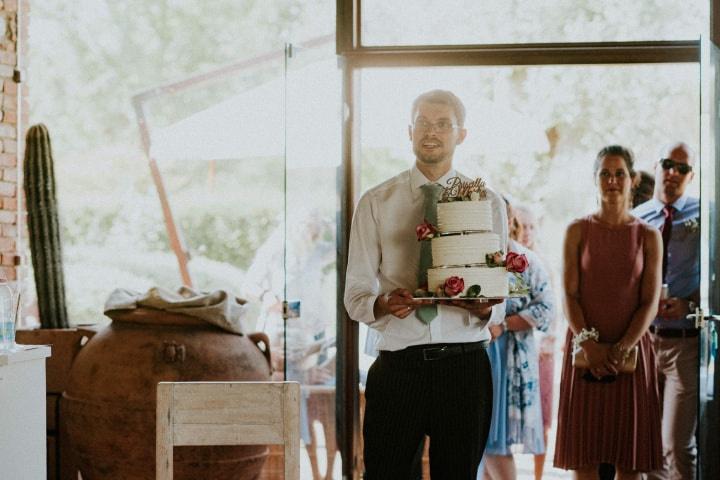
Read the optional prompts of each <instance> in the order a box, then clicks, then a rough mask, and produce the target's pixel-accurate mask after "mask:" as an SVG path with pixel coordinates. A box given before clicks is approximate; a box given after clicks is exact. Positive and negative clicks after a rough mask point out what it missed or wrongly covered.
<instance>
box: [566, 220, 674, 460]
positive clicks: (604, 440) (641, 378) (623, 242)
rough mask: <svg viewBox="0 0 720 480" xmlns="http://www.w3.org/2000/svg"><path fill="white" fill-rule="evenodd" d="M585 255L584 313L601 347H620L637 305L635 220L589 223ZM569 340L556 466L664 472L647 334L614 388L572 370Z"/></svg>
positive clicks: (639, 229)
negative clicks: (633, 367) (634, 364)
mask: <svg viewBox="0 0 720 480" xmlns="http://www.w3.org/2000/svg"><path fill="white" fill-rule="evenodd" d="M580 222H581V224H582V232H583V233H582V243H581V249H580V306H581V307H582V310H583V315H584V317H585V322H586V324H587V325H588V328H589V327H595V328H596V329H597V330H598V331H599V332H600V341H601V342H616V341H618V340H619V339H620V338H621V337H622V335H623V333H624V332H625V330H626V329H627V327H628V325H629V324H630V322H631V320H632V316H633V314H634V312H635V311H636V310H637V308H638V306H639V302H640V284H641V279H642V274H643V268H644V258H643V246H644V245H643V231H644V230H645V229H648V228H652V227H651V226H649V225H647V224H646V223H644V222H643V221H641V220H638V219H636V220H635V221H633V222H632V223H630V224H627V225H622V226H611V225H607V224H604V223H601V222H600V221H598V220H596V219H595V218H593V217H586V218H583V219H581V220H580ZM571 340H572V333H571V331H570V330H569V329H568V332H567V336H566V339H565V355H564V359H563V369H562V377H561V380H560V407H559V410H558V428H557V441H556V445H555V458H554V464H555V466H556V467H558V468H564V469H568V470H577V469H580V468H584V467H588V466H591V465H596V464H598V463H611V464H613V465H615V466H616V467H619V468H621V469H623V470H628V471H640V472H648V471H652V470H655V469H657V468H659V467H660V466H661V465H662V439H661V430H660V400H659V393H658V384H657V376H656V370H655V352H654V350H653V346H652V342H651V339H650V334H649V333H646V334H645V335H644V336H643V337H642V339H641V340H640V343H639V347H640V351H639V355H638V365H637V368H636V370H635V372H633V373H625V374H620V375H618V376H617V377H616V380H615V381H614V382H612V383H600V382H588V381H587V380H584V379H583V378H582V376H583V374H584V373H585V372H586V370H584V369H575V368H573V366H572V343H571Z"/></svg>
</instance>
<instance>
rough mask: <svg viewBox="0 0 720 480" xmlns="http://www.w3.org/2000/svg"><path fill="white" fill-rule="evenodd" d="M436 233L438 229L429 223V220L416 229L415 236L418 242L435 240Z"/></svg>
mask: <svg viewBox="0 0 720 480" xmlns="http://www.w3.org/2000/svg"><path fill="white" fill-rule="evenodd" d="M436 233H437V228H435V225H433V224H432V223H430V222H428V221H427V219H425V220H424V221H423V223H421V224H419V225H418V226H417V227H415V234H416V235H417V239H418V242H419V241H422V240H427V239H428V238H433V237H434V236H435V234H436Z"/></svg>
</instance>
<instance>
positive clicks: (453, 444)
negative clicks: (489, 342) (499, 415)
mask: <svg viewBox="0 0 720 480" xmlns="http://www.w3.org/2000/svg"><path fill="white" fill-rule="evenodd" d="M479 346H480V344H479V343H470V344H448V346H447V347H446V348H447V350H446V351H447V352H449V353H448V354H444V353H443V352H445V350H444V351H442V352H440V355H437V354H436V353H437V349H438V348H442V346H437V345H424V346H417V347H410V348H407V349H405V350H401V351H399V352H380V356H379V357H378V358H377V359H376V360H375V362H374V363H373V364H372V366H371V367H370V371H369V372H368V379H367V385H366V388H365V401H366V403H365V421H364V425H363V435H364V440H365V444H364V458H365V477H364V478H365V480H385V479H387V480H416V479H417V478H418V476H417V468H416V466H417V459H415V457H416V455H417V452H418V448H419V445H421V442H422V441H423V438H424V435H428V436H429V437H430V473H431V476H432V479H433V480H443V479H448V480H464V479H467V480H475V478H476V474H477V468H478V465H479V464H480V459H481V458H482V455H483V450H484V449H485V442H486V441H487V436H488V431H489V429H490V420H491V416H492V377H491V375H490V363H489V361H488V357H487V353H486V351H485V349H484V348H479ZM428 347H431V350H426V349H427V348H428ZM424 350H425V351H424ZM427 352H429V354H428V353H427Z"/></svg>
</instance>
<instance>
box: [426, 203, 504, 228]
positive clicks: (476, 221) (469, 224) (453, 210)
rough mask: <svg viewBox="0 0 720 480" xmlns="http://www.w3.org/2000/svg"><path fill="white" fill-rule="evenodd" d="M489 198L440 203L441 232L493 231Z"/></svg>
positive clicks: (439, 225) (439, 220) (439, 224)
mask: <svg viewBox="0 0 720 480" xmlns="http://www.w3.org/2000/svg"><path fill="white" fill-rule="evenodd" d="M490 207H491V205H490V202H489V201H488V200H477V201H468V202H446V203H438V205H437V218H438V225H437V227H438V230H439V231H440V232H463V231H473V230H474V231H477V230H484V231H491V230H492V208H490Z"/></svg>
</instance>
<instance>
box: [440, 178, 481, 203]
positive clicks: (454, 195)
mask: <svg viewBox="0 0 720 480" xmlns="http://www.w3.org/2000/svg"><path fill="white" fill-rule="evenodd" d="M446 183H447V185H448V186H447V187H443V193H442V196H441V197H440V202H458V201H468V200H485V199H486V198H487V190H486V189H485V181H484V180H483V179H481V178H476V179H475V180H473V181H471V182H463V181H462V179H461V178H460V177H451V178H448V180H447V182H446Z"/></svg>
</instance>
